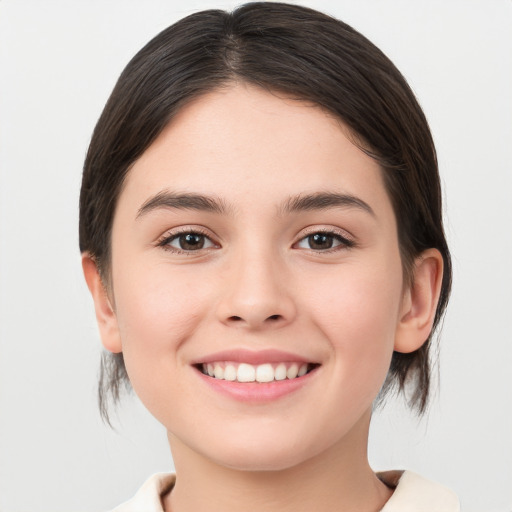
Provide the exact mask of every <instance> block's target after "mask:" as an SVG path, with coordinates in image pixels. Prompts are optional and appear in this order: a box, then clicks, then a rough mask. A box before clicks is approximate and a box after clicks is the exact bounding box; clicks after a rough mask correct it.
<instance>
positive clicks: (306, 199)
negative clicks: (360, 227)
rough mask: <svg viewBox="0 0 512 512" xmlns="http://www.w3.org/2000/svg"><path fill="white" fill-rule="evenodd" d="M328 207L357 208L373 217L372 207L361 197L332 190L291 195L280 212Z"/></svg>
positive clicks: (324, 208) (325, 208) (326, 208)
mask: <svg viewBox="0 0 512 512" xmlns="http://www.w3.org/2000/svg"><path fill="white" fill-rule="evenodd" d="M330 208H357V209H360V210H363V211H365V212H367V213H369V214H370V215H372V216H373V217H375V212H374V211H373V209H372V207H371V206H370V205H369V204H368V203H366V202H365V201H363V200H362V199H359V198H358V197H355V196H353V195H350V194H338V193H334V192H316V193H314V194H299V195H297V196H294V197H291V198H290V199H288V201H286V203H285V204H284V207H283V208H282V209H281V212H282V213H284V214H286V213H293V212H299V211H308V210H328V209H330Z"/></svg>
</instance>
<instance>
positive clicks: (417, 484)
mask: <svg viewBox="0 0 512 512" xmlns="http://www.w3.org/2000/svg"><path fill="white" fill-rule="evenodd" d="M377 476H378V477H379V478H380V479H381V480H382V481H383V482H384V483H385V484H387V485H388V486H390V487H394V488H395V491H394V493H393V495H392V496H391V498H390V499H389V501H388V502H387V503H386V505H385V506H384V508H383V509H382V511H381V512H459V511H460V505H459V500H458V498H457V496H456V495H455V493H454V492H453V491H451V490H450V489H448V488H446V487H444V486H443V485H440V484H438V483H436V482H433V481H431V480H428V479H427V478H424V477H422V476H420V475H418V474H416V473H414V472H412V471H403V472H401V471H386V472H383V473H378V474H377Z"/></svg>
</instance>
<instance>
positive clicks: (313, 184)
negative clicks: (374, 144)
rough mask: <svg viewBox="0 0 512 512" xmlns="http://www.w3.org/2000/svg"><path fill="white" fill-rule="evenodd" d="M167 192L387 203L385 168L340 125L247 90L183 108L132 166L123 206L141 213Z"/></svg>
mask: <svg viewBox="0 0 512 512" xmlns="http://www.w3.org/2000/svg"><path fill="white" fill-rule="evenodd" d="M165 189H172V190H179V191H180V192H194V193H201V194H215V195H216V196H218V197H223V198H224V197H226V198H227V200H228V201H233V202H243V201H247V199H248V198H249V197H250V196H254V197H256V196H258V195H262V196H264V198H265V199H266V200H267V202H272V201H274V202H275V203H276V204H277V203H279V202H282V200H283V197H284V196H292V195H297V194H300V193H314V192H318V191H335V192H340V193H350V194H352V195H359V196H365V197H367V198H368V199H370V198H371V199H372V201H374V202H375V201H377V202H382V201H383V200H384V201H385V200H386V199H387V194H386V192H385V188H384V184H383V180H382V176H381V170H380V167H379V166H378V164H377V163H376V162H375V161H374V160H373V159H372V158H370V157H369V156H367V155H366V154H365V153H364V152H363V151H361V149H360V148H359V147H357V146H356V145H355V144H354V143H353V138H352V137H351V134H350V131H349V130H348V128H346V126H344V125H343V123H342V122H341V121H340V120H339V119H337V118H335V117H334V116H333V115H330V114H328V113H326V112H325V111H324V110H323V109H321V108H320V107H318V106H316V105H313V104H311V103H310V102H306V101H302V100H298V99H294V98H289V97H285V96H283V95H280V94H278V93H275V92H268V91H264V90H262V89H260V88H257V87H253V86H249V85H245V84H238V85H230V86H228V87H225V88H222V89H219V90H215V91H213V92H210V93H207V94H204V95H202V96H200V97H199V98H197V99H195V100H193V101H192V102H190V103H189V104H187V105H186V106H185V107H183V108H182V109H181V110H180V111H179V112H178V114H177V115H176V116H175V117H174V118H173V120H172V121H171V122H170V123H169V124H168V125H167V127H166V128H165V129H164V130H163V132H162V133H161V134H160V136H159V137H158V138H157V139H156V140H155V142H154V143H153V144H152V145H151V146H150V147H149V148H148V149H147V150H146V151H145V153H144V154H143V155H142V156H141V157H140V158H139V160H138V161H137V162H136V163H135V164H134V165H133V166H132V169H131V170H130V172H129V174H128V176H127V180H126V182H125V187H124V190H123V192H122V194H121V198H120V200H121V202H122V201H123V197H126V196H127V195H129V196H130V198H131V199H134V198H137V200H138V203H139V207H140V206H141V204H142V203H143V202H144V201H145V200H146V199H147V197H149V196H150V195H152V194H156V193H158V192H160V191H162V190H165ZM372 196H375V197H372ZM362 199H364V198H362ZM364 200H366V199H364Z"/></svg>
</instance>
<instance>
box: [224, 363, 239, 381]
mask: <svg viewBox="0 0 512 512" xmlns="http://www.w3.org/2000/svg"><path fill="white" fill-rule="evenodd" d="M224 380H236V368H235V367H234V366H233V365H232V364H228V365H226V368H224Z"/></svg>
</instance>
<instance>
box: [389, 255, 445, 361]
mask: <svg viewBox="0 0 512 512" xmlns="http://www.w3.org/2000/svg"><path fill="white" fill-rule="evenodd" d="M442 280H443V257H442V256H441V253H440V252H439V251H438V250H437V249H428V250H426V251H424V252H423V253H421V255H420V256H418V257H417V258H416V260H415V262H414V267H413V276H412V282H411V284H410V286H409V288H408V289H407V290H405V292H404V297H403V301H402V307H401V311H400V318H399V323H398V326H397V332H396V336H395V351H397V352H403V353H408V352H413V351H415V350H417V349H419V348H420V347H421V346H422V345H423V343H425V341H426V340H427V338H428V337H429V335H430V333H431V331H432V325H433V323H434V317H435V314H436V308H437V302H438V300H439V294H440V293H441V283H442Z"/></svg>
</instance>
